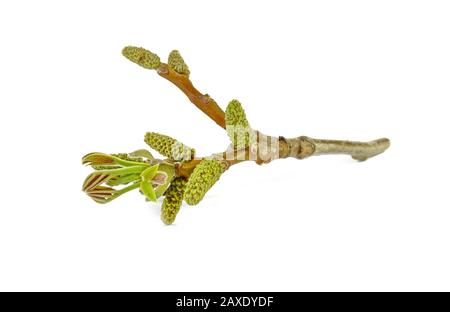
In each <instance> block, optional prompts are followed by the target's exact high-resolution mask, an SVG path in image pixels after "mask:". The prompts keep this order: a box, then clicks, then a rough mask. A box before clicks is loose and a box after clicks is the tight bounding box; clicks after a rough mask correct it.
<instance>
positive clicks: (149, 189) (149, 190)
mask: <svg viewBox="0 0 450 312" xmlns="http://www.w3.org/2000/svg"><path fill="white" fill-rule="evenodd" d="M140 189H141V191H142V193H143V194H144V195H145V197H147V199H148V200H150V201H153V202H154V201H156V193H155V190H154V189H153V186H152V184H151V183H150V182H148V181H146V180H142V181H141V184H140Z"/></svg>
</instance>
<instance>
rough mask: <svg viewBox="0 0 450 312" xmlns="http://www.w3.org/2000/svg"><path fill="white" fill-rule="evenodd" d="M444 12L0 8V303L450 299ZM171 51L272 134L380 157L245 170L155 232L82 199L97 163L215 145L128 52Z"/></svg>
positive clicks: (134, 198)
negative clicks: (105, 297)
mask: <svg viewBox="0 0 450 312" xmlns="http://www.w3.org/2000/svg"><path fill="white" fill-rule="evenodd" d="M449 16H450V4H449V2H448V1H411V0H409V1H392V0H391V1H304V2H302V1H273V2H267V1H254V2H253V1H223V2H222V3H219V2H217V1H2V2H1V4H0V34H1V40H0V51H1V52H0V89H1V90H0V105H1V122H0V127H1V129H0V130H1V140H2V142H1V156H0V157H1V164H2V167H1V175H0V183H1V185H0V187H1V192H0V200H1V202H0V290H44V291H49V290H60V291H68V290H75V291H80V290H86V291H100V290H107V291H108V290H125V291H131V290H139V291H140V290H148V291H172V290H178V291H187V290H191V291H200V290H209V291H230V290H234V291H249V290H253V291H275V290H276V291H315V290H320V291H322V290H325V291H334V290H342V291H350V290H357V291H369V290H374V291H380V290H386V291H400V290H450V268H449V263H450V252H449V238H450V211H449V208H450V205H449V199H448V192H449V184H448V180H449V173H450V172H449V159H448V158H449V151H450V150H449V143H448V138H449V137H448V134H449V132H450V126H449V113H448V107H449V105H450V91H449V90H450V89H449V86H450V57H449V56H450V40H449V38H450V18H449ZM125 45H137V46H144V47H146V48H148V49H150V50H152V51H153V52H155V53H157V54H159V55H160V56H161V58H162V59H164V60H165V58H166V56H167V55H168V53H169V52H170V51H171V50H172V49H179V50H180V51H181V53H182V55H183V56H184V57H185V60H186V61H187V63H188V64H189V65H190V68H191V78H192V80H193V81H194V83H195V84H196V86H197V87H198V88H199V89H200V90H201V91H202V92H207V93H209V94H210V95H212V96H213V97H214V98H215V99H216V100H217V101H218V103H220V105H222V107H225V105H226V103H227V102H228V101H229V100H231V99H233V98H237V99H239V100H240V101H241V102H242V103H243V105H244V107H245V108H246V112H247V116H248V118H249V119H250V122H251V124H252V126H253V127H254V128H257V129H259V130H261V131H262V132H265V133H268V134H272V135H283V136H286V137H294V136H298V135H308V136H312V137H317V138H335V139H353V140H372V139H375V138H378V137H389V138H390V139H391V141H392V146H391V148H390V149H389V150H388V151H387V152H386V153H384V154H382V155H380V156H378V157H375V158H373V159H370V160H368V161H367V162H363V163H358V162H355V161H353V160H352V159H351V158H350V157H346V156H321V157H313V158H310V159H306V160H303V161H299V160H294V159H289V160H279V161H275V162H273V163H271V164H269V165H265V166H257V165H255V164H253V163H245V164H240V165H239V166H236V167H233V168H232V170H230V171H229V172H227V173H225V174H224V176H223V177H222V178H221V180H220V182H219V183H218V184H216V185H215V186H214V187H213V188H212V189H211V191H210V192H209V193H208V195H207V197H206V198H205V199H204V201H202V202H201V204H199V205H198V206H194V207H190V206H183V208H182V210H181V212H180V214H179V216H178V218H177V220H176V223H175V225H173V226H164V225H163V224H162V222H161V221H160V218H159V209H160V208H159V206H158V205H154V204H151V203H146V202H145V201H144V199H143V197H142V196H141V195H140V194H139V192H137V191H134V192H133V193H128V194H126V195H124V196H123V197H121V198H119V199H117V200H115V201H113V202H111V203H109V204H107V205H98V204H96V203H94V202H93V201H92V200H91V199H89V198H88V197H87V196H85V195H84V194H83V193H82V192H81V190H80V189H81V184H82V182H83V180H84V177H85V176H86V175H87V174H88V173H89V172H90V170H89V168H85V167H83V166H82V165H81V161H80V160H81V157H82V156H83V155H84V154H86V153H89V152H93V151H99V152H106V153H114V152H129V151H133V150H135V149H139V148H144V147H145V144H144V142H143V135H144V133H145V132H146V131H159V132H162V133H165V134H168V135H171V136H173V137H175V138H178V139H179V140H181V141H183V142H185V143H186V144H188V145H190V146H193V147H196V148H197V150H198V152H199V154H200V155H208V154H210V153H213V152H218V151H221V150H223V149H224V148H225V147H226V146H227V145H228V138H227V136H226V134H225V132H224V131H223V130H222V129H220V128H219V127H217V126H216V125H215V124H214V123H213V122H212V121H210V120H209V119H208V118H207V117H205V116H204V115H202V113H201V112H200V111H198V110H196V109H195V107H194V106H193V105H192V104H190V103H189V102H188V100H187V99H186V98H185V97H184V96H183V95H182V94H181V92H180V91H178V90H177V89H176V88H175V87H174V86H172V85H171V84H170V83H169V82H167V81H165V80H164V79H162V78H160V77H159V76H158V75H157V74H156V73H154V72H151V71H147V70H144V69H143V68H140V67H139V66H136V65H135V64H133V63H131V62H129V61H127V60H126V59H125V58H123V57H122V55H121V49H122V47H123V46H125Z"/></svg>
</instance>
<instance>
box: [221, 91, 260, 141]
mask: <svg viewBox="0 0 450 312" xmlns="http://www.w3.org/2000/svg"><path fill="white" fill-rule="evenodd" d="M225 124H226V129H227V133H228V136H229V137H230V140H231V142H232V143H233V146H235V147H239V148H245V147H248V146H249V144H250V141H251V140H253V137H252V136H253V135H254V131H253V130H252V129H251V128H250V125H249V123H248V121H247V117H246V116H245V111H244V109H243V108H242V105H241V103H240V102H239V101H238V100H232V101H231V102H230V103H228V106H227V109H226V110H225Z"/></svg>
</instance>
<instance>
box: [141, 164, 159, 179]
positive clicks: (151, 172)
mask: <svg viewBox="0 0 450 312" xmlns="http://www.w3.org/2000/svg"><path fill="white" fill-rule="evenodd" d="M158 167H159V164H156V165H153V166H151V167H149V168H147V169H145V170H144V171H142V173H141V178H142V180H144V181H151V180H152V179H153V178H154V177H155V175H156V173H157V172H158Z"/></svg>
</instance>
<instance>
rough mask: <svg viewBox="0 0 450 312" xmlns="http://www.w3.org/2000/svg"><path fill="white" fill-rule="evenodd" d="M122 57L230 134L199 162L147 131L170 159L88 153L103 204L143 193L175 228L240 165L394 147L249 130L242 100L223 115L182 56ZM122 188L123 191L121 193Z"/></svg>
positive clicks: (89, 186) (96, 195)
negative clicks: (220, 148) (183, 210)
mask: <svg viewBox="0 0 450 312" xmlns="http://www.w3.org/2000/svg"><path fill="white" fill-rule="evenodd" d="M122 53H123V55H124V56H125V57H127V58H128V59H129V60H131V61H132V62H135V63H137V64H138V65H140V66H142V67H144V68H147V69H152V70H156V71H157V73H158V74H159V75H160V76H161V77H163V78H165V79H167V80H168V81H170V82H171V83H173V84H174V85H175V86H176V87H177V88H178V89H180V90H181V91H182V92H183V93H184V94H185V95H186V96H187V97H188V99H189V100H190V101H191V102H192V103H193V104H194V105H195V106H196V107H197V108H198V109H200V110H201V111H202V112H203V113H204V114H205V115H207V116H208V117H209V118H211V119H212V120H213V121H214V122H215V123H216V124H217V125H219V126H220V127H221V128H223V129H225V130H226V132H227V134H228V136H229V138H230V140H231V145H230V146H229V147H228V149H227V150H225V151H224V152H221V153H216V154H212V155H210V156H209V157H196V156H195V149H193V148H191V147H188V146H186V145H184V144H182V143H181V142H178V141H177V140H175V139H173V138H171V137H169V136H166V135H163V134H159V133H155V132H148V133H146V135H145V142H146V143H147V144H148V145H149V146H150V147H151V148H152V149H153V150H156V151H157V152H159V153H160V154H161V155H164V156H165V157H166V159H155V158H154V157H153V155H152V154H151V152H150V151H147V150H137V151H135V152H132V153H125V154H104V153H90V154H87V155H86V156H84V157H83V160H82V162H83V164H87V165H90V166H92V167H93V169H94V170H95V171H94V172H93V173H91V174H90V175H88V177H87V178H86V179H85V181H84V183H83V188H82V189H83V191H84V192H86V194H87V195H88V196H90V197H91V198H92V199H93V200H94V201H96V202H98V203H107V202H109V201H111V200H113V199H115V198H117V197H118V196H121V195H122V194H124V193H126V192H128V191H131V190H133V189H137V188H139V190H140V191H141V193H142V194H143V195H145V197H146V198H147V199H148V200H149V201H154V202H155V201H156V200H157V199H158V198H159V197H164V201H163V204H162V207H161V219H162V221H163V222H164V223H166V224H171V223H173V222H174V220H175V217H176V215H177V213H178V211H179V209H180V207H181V204H182V202H183V201H184V202H186V203H187V204H189V205H196V204H198V203H199V202H200V201H201V200H202V199H203V197H204V195H205V194H206V192H208V190H209V189H210V188H211V187H212V186H213V185H214V183H216V182H217V181H218V180H219V178H220V176H221V174H222V173H223V172H224V171H225V170H227V169H229V168H230V167H231V166H233V165H235V164H238V163H241V162H244V161H252V162H255V163H256V164H259V165H262V164H267V163H270V162H271V161H273V160H276V159H283V158H289V157H292V158H296V159H304V158H307V157H310V156H316V155H325V154H347V155H350V156H351V157H352V158H354V159H356V160H359V161H364V160H366V159H368V158H370V157H373V156H376V155H378V154H380V153H383V152H384V151H385V150H386V149H387V148H388V147H389V144H390V143H389V140H388V139H386V138H382V139H378V140H374V141H370V142H356V141H339V140H323V139H314V138H310V137H307V136H299V137H295V138H285V137H283V136H270V135H266V134H263V133H261V132H259V131H257V130H255V129H253V128H252V127H250V124H249V122H248V120H247V117H246V114H245V112H244V109H243V108H242V106H241V104H240V102H239V101H237V100H232V101H230V102H229V103H228V105H227V107H226V110H225V111H223V110H222V109H221V108H220V106H219V105H218V104H217V102H216V101H214V99H213V98H211V97H210V96H209V95H208V94H203V93H201V92H200V91H199V90H197V89H196V88H195V87H194V85H193V83H192V82H191V80H190V79H189V74H190V71H189V68H188V66H187V65H186V63H185V62H184V60H183V58H182V57H181V55H180V54H179V52H178V51H176V50H173V51H172V52H171V53H170V55H169V58H168V62H167V63H162V62H161V61H160V58H159V56H158V55H156V54H154V53H152V52H150V51H148V50H145V49H143V48H138V47H132V46H129V47H125V48H124V49H123V51H122ZM117 186H119V187H120V186H123V187H122V188H120V189H118V188H116V187H117Z"/></svg>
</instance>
